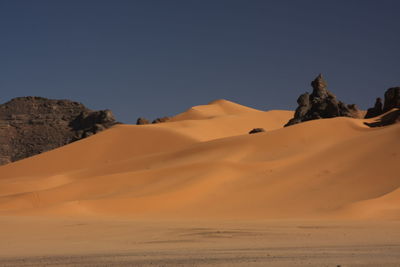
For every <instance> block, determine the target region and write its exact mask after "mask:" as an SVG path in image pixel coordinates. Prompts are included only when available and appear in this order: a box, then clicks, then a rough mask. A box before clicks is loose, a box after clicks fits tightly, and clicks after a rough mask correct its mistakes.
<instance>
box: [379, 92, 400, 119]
mask: <svg viewBox="0 0 400 267" xmlns="http://www.w3.org/2000/svg"><path fill="white" fill-rule="evenodd" d="M393 108H400V87H392V88H389V89H387V91H386V92H385V104H384V105H383V112H384V113H385V112H388V111H389V110H391V109H393Z"/></svg>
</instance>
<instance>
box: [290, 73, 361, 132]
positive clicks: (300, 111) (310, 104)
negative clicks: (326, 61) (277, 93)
mask: <svg viewBox="0 0 400 267" xmlns="http://www.w3.org/2000/svg"><path fill="white" fill-rule="evenodd" d="M311 86H312V88H313V92H312V93H311V94H309V93H304V94H302V95H300V96H299V98H298V99H297V104H298V105H299V106H298V107H297V109H296V112H295V114H294V117H293V118H292V119H291V120H289V122H288V123H287V124H286V125H285V126H290V125H293V124H296V123H300V122H304V121H310V120H316V119H322V118H333V117H358V112H359V110H358V109H357V107H356V105H354V104H353V105H346V104H344V103H343V102H341V101H339V100H337V99H336V96H335V95H334V94H332V93H331V92H330V91H329V90H328V89H327V83H326V81H325V80H324V78H323V77H322V75H321V74H319V75H318V76H317V77H316V78H315V79H314V80H313V81H312V82H311Z"/></svg>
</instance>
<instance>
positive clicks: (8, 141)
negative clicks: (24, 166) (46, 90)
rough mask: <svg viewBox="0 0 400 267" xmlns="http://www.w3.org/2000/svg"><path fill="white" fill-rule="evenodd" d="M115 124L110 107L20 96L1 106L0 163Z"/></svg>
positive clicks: (41, 150) (63, 143)
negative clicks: (90, 106) (104, 107)
mask: <svg viewBox="0 0 400 267" xmlns="http://www.w3.org/2000/svg"><path fill="white" fill-rule="evenodd" d="M114 124H116V121H115V118H114V116H113V114H112V112H111V111H110V110H101V111H92V110H90V109H88V108H86V107H85V106H84V105H82V104H81V103H78V102H73V101H69V100H52V99H47V98H43V97H19V98H14V99H12V100H11V101H9V102H7V103H4V104H1V105H0V164H6V163H9V162H13V161H17V160H20V159H23V158H26V157H30V156H34V155H36V154H39V153H42V152H45V151H48V150H51V149H54V148H57V147H60V146H63V145H66V144H69V143H71V142H73V141H76V140H79V139H82V138H85V137H87V136H90V135H93V134H96V133H98V132H100V131H102V130H104V129H107V128H109V127H111V126H112V125H114Z"/></svg>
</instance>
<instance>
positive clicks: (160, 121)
mask: <svg viewBox="0 0 400 267" xmlns="http://www.w3.org/2000/svg"><path fill="white" fill-rule="evenodd" d="M169 120H170V118H169V117H162V118H157V119H155V120H153V122H152V123H162V122H167V121H169Z"/></svg>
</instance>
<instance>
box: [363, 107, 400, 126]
mask: <svg viewBox="0 0 400 267" xmlns="http://www.w3.org/2000/svg"><path fill="white" fill-rule="evenodd" d="M399 122H400V109H394V110H392V111H390V112H388V113H386V114H385V115H383V116H382V117H380V118H379V119H378V120H377V121H374V122H364V124H365V125H367V126H369V127H382V126H388V125H391V124H394V123H399Z"/></svg>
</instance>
